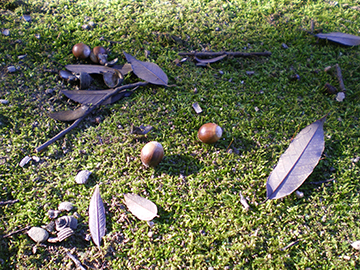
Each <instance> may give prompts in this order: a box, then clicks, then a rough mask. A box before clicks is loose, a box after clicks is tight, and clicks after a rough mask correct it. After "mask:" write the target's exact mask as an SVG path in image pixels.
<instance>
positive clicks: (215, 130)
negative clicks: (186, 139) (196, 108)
mask: <svg viewBox="0 0 360 270" xmlns="http://www.w3.org/2000/svg"><path fill="white" fill-rule="evenodd" d="M222 132H223V131H222V128H221V127H219V126H218V125H217V124H214V123H207V124H204V125H202V126H201V127H200V129H199V131H198V139H199V140H200V141H202V142H203V143H207V144H212V143H216V142H217V141H218V140H219V139H220V138H221V135H222Z"/></svg>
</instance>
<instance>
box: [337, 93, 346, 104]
mask: <svg viewBox="0 0 360 270" xmlns="http://www.w3.org/2000/svg"><path fill="white" fill-rule="evenodd" d="M344 99H345V93H344V92H339V93H337V95H336V101H338V102H342V101H343V100H344Z"/></svg>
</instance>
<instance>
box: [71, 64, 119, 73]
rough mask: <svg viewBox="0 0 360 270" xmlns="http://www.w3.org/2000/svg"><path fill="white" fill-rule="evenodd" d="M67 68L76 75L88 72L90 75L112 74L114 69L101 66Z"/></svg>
mask: <svg viewBox="0 0 360 270" xmlns="http://www.w3.org/2000/svg"><path fill="white" fill-rule="evenodd" d="M65 68H66V69H67V70H70V71H71V72H74V73H81V72H86V73H88V74H101V73H104V72H111V71H113V68H111V67H105V66H100V65H66V66H65Z"/></svg>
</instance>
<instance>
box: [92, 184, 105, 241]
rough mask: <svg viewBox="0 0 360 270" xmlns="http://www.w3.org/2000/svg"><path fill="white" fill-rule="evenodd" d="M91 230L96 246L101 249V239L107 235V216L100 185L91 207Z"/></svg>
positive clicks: (93, 196)
mask: <svg viewBox="0 0 360 270" xmlns="http://www.w3.org/2000/svg"><path fill="white" fill-rule="evenodd" d="M89 229H90V233H91V238H92V239H93V241H94V243H95V245H97V246H98V247H100V244H101V238H102V237H103V236H104V235H105V229H106V216H105V208H104V204H103V201H102V199H101V196H100V191H99V186H98V185H97V186H96V187H95V190H94V193H93V195H92V197H91V201H90V205H89Z"/></svg>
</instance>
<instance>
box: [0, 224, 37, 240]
mask: <svg viewBox="0 0 360 270" xmlns="http://www.w3.org/2000/svg"><path fill="white" fill-rule="evenodd" d="M30 227H31V226H27V227H25V228H22V229H19V230H16V231H13V232H11V233H8V234H5V235H3V236H2V238H6V237H10V236H12V235H14V234H17V233H19V232H23V231H26V230H28V229H30Z"/></svg>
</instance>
